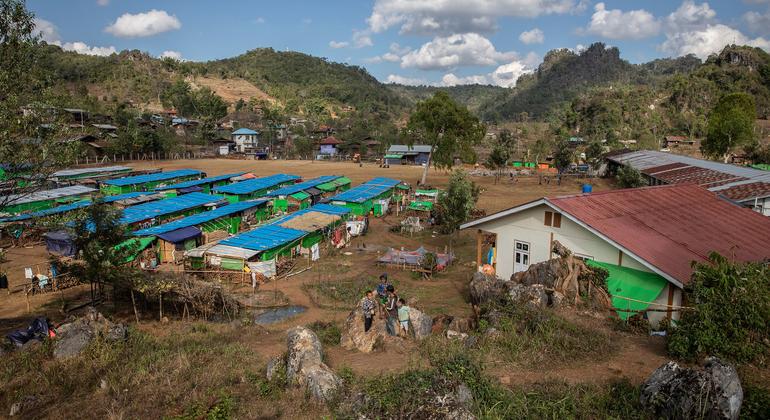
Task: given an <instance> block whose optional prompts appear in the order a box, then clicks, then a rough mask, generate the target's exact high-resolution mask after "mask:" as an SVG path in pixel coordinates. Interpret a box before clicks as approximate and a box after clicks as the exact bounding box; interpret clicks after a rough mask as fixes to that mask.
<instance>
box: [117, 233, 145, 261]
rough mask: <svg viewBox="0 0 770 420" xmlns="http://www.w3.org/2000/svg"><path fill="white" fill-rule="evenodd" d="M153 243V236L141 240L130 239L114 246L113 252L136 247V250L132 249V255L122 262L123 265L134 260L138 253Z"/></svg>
mask: <svg viewBox="0 0 770 420" xmlns="http://www.w3.org/2000/svg"><path fill="white" fill-rule="evenodd" d="M153 242H155V237H154V236H147V237H143V238H131V239H128V240H125V241H123V242H121V243H119V244H117V245H115V250H116V251H118V250H120V249H122V248H125V247H128V246H136V248H134V252H133V254H131V255H129V256H128V257H127V258H126V260H125V261H124V263H129V262H131V261H133V260H135V259H136V256H137V255H139V253H140V252H142V251H144V250H145V249H146V248H147V247H148V246H150V244H152V243H153Z"/></svg>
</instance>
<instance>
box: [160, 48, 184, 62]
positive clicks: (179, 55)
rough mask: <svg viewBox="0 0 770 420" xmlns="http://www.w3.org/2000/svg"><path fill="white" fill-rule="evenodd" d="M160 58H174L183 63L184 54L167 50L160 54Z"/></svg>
mask: <svg viewBox="0 0 770 420" xmlns="http://www.w3.org/2000/svg"><path fill="white" fill-rule="evenodd" d="M160 58H173V59H174V60H177V61H182V53H180V52H179V51H172V50H166V51H163V52H162V53H161V54H160Z"/></svg>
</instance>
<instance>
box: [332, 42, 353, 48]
mask: <svg viewBox="0 0 770 420" xmlns="http://www.w3.org/2000/svg"><path fill="white" fill-rule="evenodd" d="M348 45H350V43H349V42H347V41H339V42H338V41H329V46H330V47H332V48H345V47H347V46H348Z"/></svg>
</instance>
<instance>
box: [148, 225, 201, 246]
mask: <svg viewBox="0 0 770 420" xmlns="http://www.w3.org/2000/svg"><path fill="white" fill-rule="evenodd" d="M198 236H201V230H200V229H198V228H197V227H195V226H187V227H183V228H181V229H177V230H172V231H170V232H166V233H163V234H160V235H158V238H160V239H163V240H164V241H166V242H171V243H174V244H175V243H179V242H182V241H186V240H188V239H191V238H197V237H198Z"/></svg>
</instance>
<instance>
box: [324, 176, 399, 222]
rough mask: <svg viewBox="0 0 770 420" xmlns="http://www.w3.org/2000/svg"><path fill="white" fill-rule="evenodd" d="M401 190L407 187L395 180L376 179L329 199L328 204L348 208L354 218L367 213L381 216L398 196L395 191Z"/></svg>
mask: <svg viewBox="0 0 770 420" xmlns="http://www.w3.org/2000/svg"><path fill="white" fill-rule="evenodd" d="M402 188H406V189H408V188H409V187H407V186H405V185H404V184H402V183H401V181H399V180H396V179H392V178H385V177H378V178H374V179H372V180H370V181H367V182H365V183H363V184H361V185H358V186H355V187H353V188H351V189H349V190H347V191H344V192H342V193H340V194H337V195H335V196H333V197H331V198H330V199H329V202H330V203H331V204H333V205H336V206H342V207H347V208H349V209H350V210H351V212H352V213H353V214H354V215H356V216H366V215H368V214H369V213H373V214H374V215H375V216H382V215H384V214H386V213H387V212H388V207H389V205H390V203H391V201H392V199H393V198H394V197H395V196H396V195H398V194H397V192H396V191H397V190H399V189H402Z"/></svg>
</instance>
